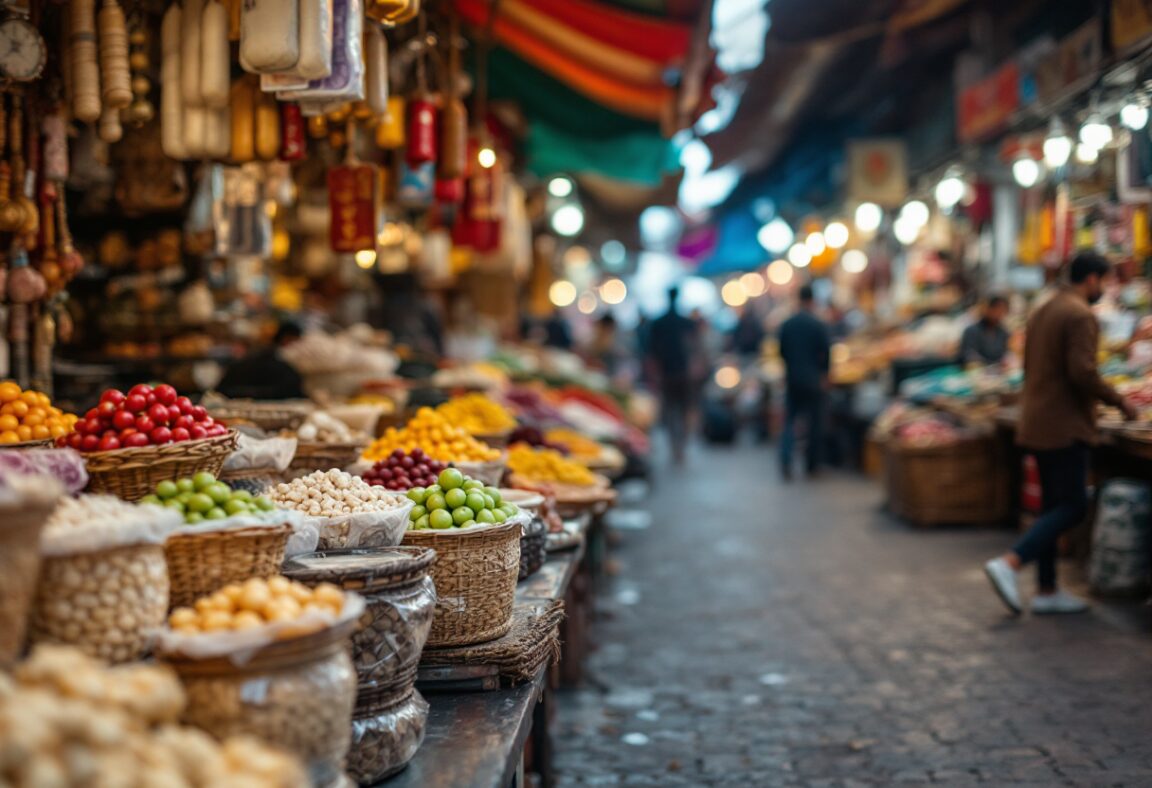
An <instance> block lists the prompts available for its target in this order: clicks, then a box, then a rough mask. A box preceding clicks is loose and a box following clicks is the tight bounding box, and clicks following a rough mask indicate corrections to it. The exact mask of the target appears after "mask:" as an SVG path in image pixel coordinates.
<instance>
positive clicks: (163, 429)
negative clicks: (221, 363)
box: [57, 383, 228, 452]
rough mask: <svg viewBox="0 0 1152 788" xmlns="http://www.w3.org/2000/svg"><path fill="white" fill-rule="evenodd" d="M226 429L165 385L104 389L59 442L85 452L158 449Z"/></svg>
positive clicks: (210, 435) (215, 434)
mask: <svg viewBox="0 0 1152 788" xmlns="http://www.w3.org/2000/svg"><path fill="white" fill-rule="evenodd" d="M227 432H228V428H227V427H226V426H224V425H223V424H221V423H220V422H218V421H216V420H215V419H213V418H212V417H211V416H209V415H208V411H207V410H205V409H204V408H203V407H201V406H199V405H193V404H192V400H190V399H188V398H187V397H181V396H180V395H179V393H178V392H177V391H176V389H174V388H173V387H172V386H169V385H168V384H166V383H161V384H160V385H158V386H156V387H155V388H152V387H151V386H148V385H145V384H143V383H141V384H140V385H138V386H133V387H132V388H131V389H130V390H129V391H128V393H127V394H124V393H123V392H121V391H118V390H116V389H108V390H107V391H105V392H104V393H103V394H101V395H100V404H99V405H97V406H96V407H95V408H92V409H90V410H89V411H88V412H87V413H85V414H84V418H82V419H79V420H78V421H77V422H76V424H75V426H74V431H73V432H72V433H71V434H70V435H68V436H66V437H61V438H60V439H58V441H57V443H58V444H59V445H61V446H64V445H67V446H69V447H71V448H73V449H77V450H79V451H84V452H95V451H114V450H116V449H132V448H140V447H143V446H162V445H165V444H169V443H180V442H182V441H188V440H200V439H202V438H213V437H217V436H220V435H225V434H227Z"/></svg>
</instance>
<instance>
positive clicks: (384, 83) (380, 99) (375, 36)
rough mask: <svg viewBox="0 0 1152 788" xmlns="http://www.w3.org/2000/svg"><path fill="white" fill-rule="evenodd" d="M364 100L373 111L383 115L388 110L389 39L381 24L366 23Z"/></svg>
mask: <svg viewBox="0 0 1152 788" xmlns="http://www.w3.org/2000/svg"><path fill="white" fill-rule="evenodd" d="M364 68H365V70H366V72H367V75H366V77H365V80H366V85H365V88H364V100H365V101H366V102H367V104H368V107H369V108H370V109H371V110H372V112H373V113H375V114H377V115H382V114H384V113H385V112H387V111H388V39H386V38H385V37H384V31H383V30H381V29H380V26H379V25H377V24H373V23H372V22H368V21H366V22H365V23H364Z"/></svg>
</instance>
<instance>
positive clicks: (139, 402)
mask: <svg viewBox="0 0 1152 788" xmlns="http://www.w3.org/2000/svg"><path fill="white" fill-rule="evenodd" d="M133 391H135V389H133ZM124 407H126V408H127V409H128V410H130V411H132V412H133V413H139V412H140V411H142V410H144V409H145V408H147V407H148V400H147V399H146V398H145V397H144V395H143V394H129V395H128V398H127V399H125V400H124Z"/></svg>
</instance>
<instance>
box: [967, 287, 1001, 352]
mask: <svg viewBox="0 0 1152 788" xmlns="http://www.w3.org/2000/svg"><path fill="white" fill-rule="evenodd" d="M1006 317H1008V299H1007V298H1005V297H1004V296H1001V295H994V296H992V297H991V298H989V299H988V300H987V302H985V304H984V306H983V308H982V309H981V311H980V319H979V320H977V321H976V322H975V323H973V324H972V325H970V326H968V328H966V329H964V334H963V335H962V336H961V338H960V363H962V364H979V365H981V366H988V365H991V364H999V363H1000V362H1002V361H1003V360H1004V357H1005V356H1006V355H1008V339H1009V335H1008V329H1006V328H1004V319H1005V318H1006Z"/></svg>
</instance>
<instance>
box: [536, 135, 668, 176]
mask: <svg viewBox="0 0 1152 788" xmlns="http://www.w3.org/2000/svg"><path fill="white" fill-rule="evenodd" d="M527 153H528V168H529V169H530V170H531V171H532V172H534V173H536V174H537V175H539V176H541V177H547V176H549V175H554V174H556V173H581V172H595V173H598V174H600V175H604V176H607V177H609V178H614V179H616V180H620V181H629V182H631V183H637V184H642V185H645V186H658V185H660V182H661V180H662V179H663V177H664V175H665V174H666V173H669V172H675V171H677V170H678V169H679V167H680V165H679V162H678V161H677V158H678V157H677V152H676V146H675V145H673V144H672V141H671V140H667V139H665V138H664V137H662V136H660V134H659V132H657V131H648V132H644V131H637V132H632V133H626V134H620V135H617V136H614V137H607V138H600V139H596V138H591V137H587V136H584V135H581V134H576V133H572V132H571V131H570V130H569V129H563V130H561V129H559V128H556V127H555V126H553V125H551V124H549V123H545V122H543V121H534V122H532V123H531V125H530V127H529V132H528V150H527Z"/></svg>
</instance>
